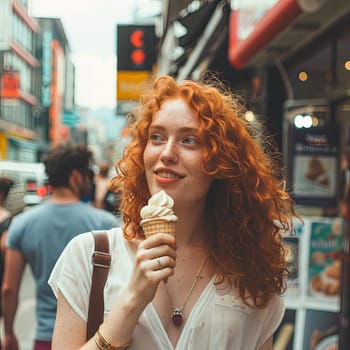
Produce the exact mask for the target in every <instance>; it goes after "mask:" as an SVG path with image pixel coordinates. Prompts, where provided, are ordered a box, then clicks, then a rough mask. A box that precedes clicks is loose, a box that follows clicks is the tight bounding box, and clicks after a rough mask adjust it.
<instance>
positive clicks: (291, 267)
mask: <svg viewBox="0 0 350 350" xmlns="http://www.w3.org/2000/svg"><path fill="white" fill-rule="evenodd" d="M283 245H284V247H285V249H286V251H287V255H286V260H287V269H288V272H289V275H288V278H287V291H286V295H287V296H288V297H296V296H298V295H299V293H300V280H299V279H300V278H299V237H297V236H289V237H283Z"/></svg>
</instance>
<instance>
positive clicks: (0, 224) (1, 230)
mask: <svg viewBox="0 0 350 350" xmlns="http://www.w3.org/2000/svg"><path fill="white" fill-rule="evenodd" d="M12 186H13V180H12V179H10V178H9V177H0V289H1V286H2V279H3V272H4V253H5V240H6V233H7V229H8V227H9V226H10V223H11V221H12V215H11V213H10V211H9V210H7V209H6V208H5V204H6V200H7V197H8V194H9V192H10V189H11V187H12ZM0 301H1V296H0ZM1 315H2V310H1V303H0V316H1Z"/></svg>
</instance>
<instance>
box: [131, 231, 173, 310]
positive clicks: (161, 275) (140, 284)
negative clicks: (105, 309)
mask: <svg viewBox="0 0 350 350" xmlns="http://www.w3.org/2000/svg"><path fill="white" fill-rule="evenodd" d="M175 261H176V243H175V238H174V237H173V236H171V235H169V234H166V233H157V234H155V235H153V236H151V237H149V238H147V239H145V240H144V241H142V242H141V243H140V244H139V246H138V249H137V252H136V256H135V265H134V270H133V273H132V275H131V276H132V277H131V279H130V281H129V284H128V287H127V289H128V290H129V291H130V292H131V293H132V294H133V295H134V296H135V297H136V298H137V299H136V300H139V301H142V302H143V307H146V305H147V304H148V303H150V302H151V301H152V300H153V298H154V296H155V294H156V291H157V288H158V285H159V283H160V282H161V281H162V280H167V279H168V278H169V277H170V276H172V275H173V274H174V268H175Z"/></svg>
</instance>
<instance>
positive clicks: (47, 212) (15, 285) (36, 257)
mask: <svg viewBox="0 0 350 350" xmlns="http://www.w3.org/2000/svg"><path fill="white" fill-rule="evenodd" d="M92 158H93V157H92V152H91V151H90V150H89V149H88V148H87V147H85V146H82V145H69V144H62V145H59V146H57V147H55V148H53V149H52V150H51V151H50V152H49V153H48V155H47V157H46V159H45V160H44V165H45V170H46V173H47V175H48V180H49V183H50V185H51V186H52V188H53V192H52V195H51V197H50V198H49V199H48V200H47V201H45V202H43V203H42V204H40V205H38V206H36V207H34V208H32V209H31V210H30V211H27V212H24V213H22V214H20V215H18V216H17V217H16V219H15V220H13V222H12V223H11V225H10V227H9V230H8V235H7V240H6V256H5V272H4V281H3V287H2V307H3V320H4V339H3V349H4V350H18V341H17V336H16V334H15V333H14V319H15V315H16V311H17V307H18V293H19V288H20V283H21V279H22V275H23V272H24V268H25V265H26V264H27V263H28V264H29V266H30V269H31V271H32V273H33V277H34V279H35V284H36V322H37V324H36V334H35V342H34V350H48V349H51V338H52V332H53V328H54V322H55V317H56V299H55V296H54V295H53V293H52V290H51V289H50V287H49V285H48V283H47V281H48V278H49V276H50V273H51V270H52V268H53V266H54V264H55V262H56V260H57V259H58V257H59V256H60V254H61V252H62V250H63V249H64V248H65V246H66V245H67V244H68V242H69V241H70V240H71V239H72V238H73V237H74V236H76V235H78V234H79V233H81V232H86V231H90V230H99V229H102V230H107V229H110V228H111V227H113V226H114V225H115V224H116V218H115V216H113V215H112V214H111V213H108V212H106V211H103V210H101V209H96V208H94V207H92V206H91V205H89V204H87V203H83V202H82V201H81V198H84V197H86V196H87V195H88V193H89V191H90V188H91V180H90V175H89V172H90V169H89V167H90V164H91V163H92V160H93V159H92Z"/></svg>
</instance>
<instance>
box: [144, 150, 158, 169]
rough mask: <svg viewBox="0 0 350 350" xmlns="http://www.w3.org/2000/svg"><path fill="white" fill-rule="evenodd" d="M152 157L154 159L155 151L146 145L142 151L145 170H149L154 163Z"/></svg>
mask: <svg viewBox="0 0 350 350" xmlns="http://www.w3.org/2000/svg"><path fill="white" fill-rule="evenodd" d="M154 159H156V154H155V152H153V151H152V149H151V148H150V147H149V146H146V148H145V150H144V152H143V163H144V165H145V170H146V172H147V170H149V169H150V168H151V166H152V164H153V163H154Z"/></svg>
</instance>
